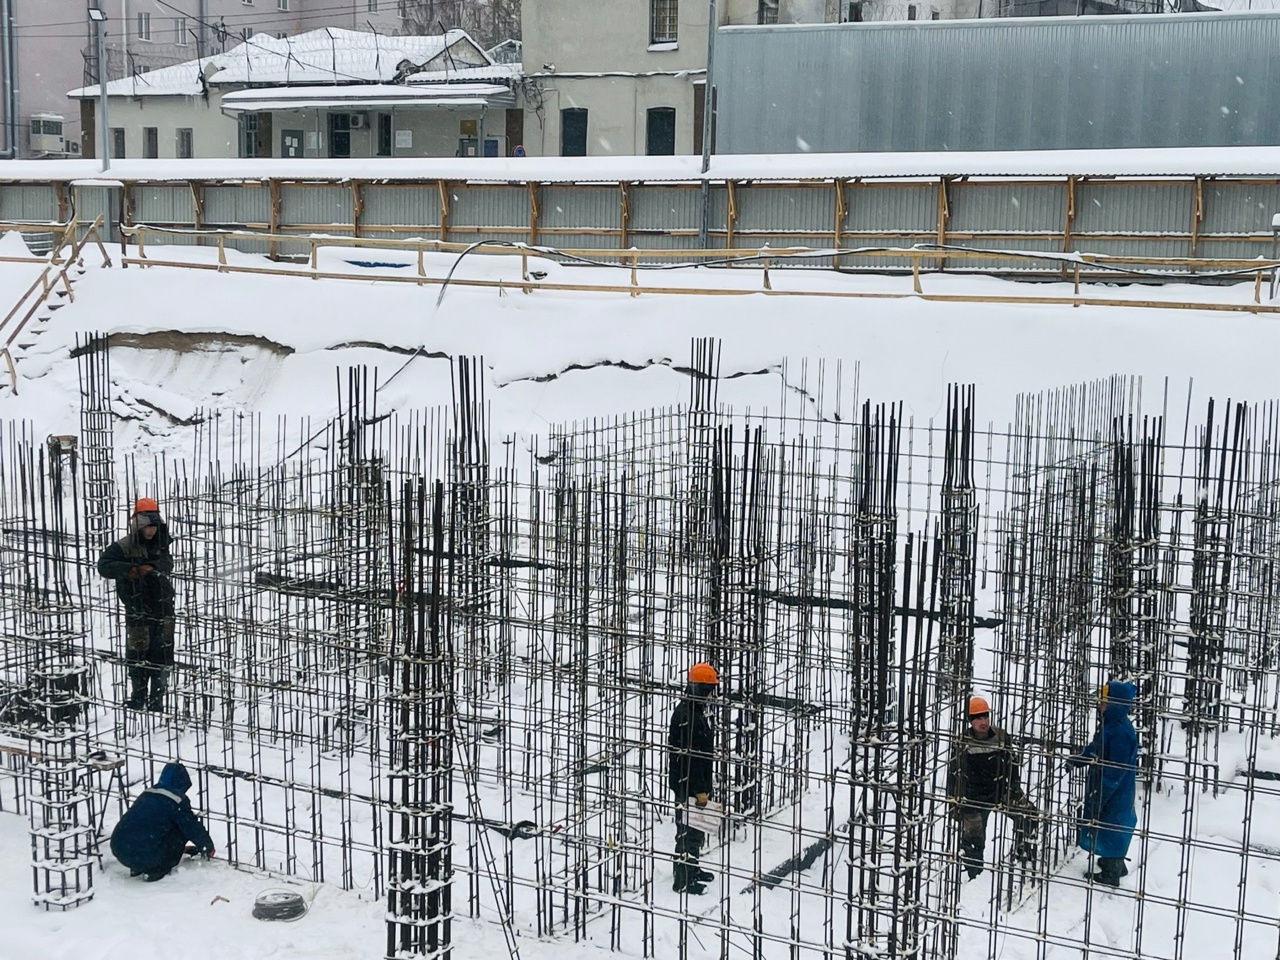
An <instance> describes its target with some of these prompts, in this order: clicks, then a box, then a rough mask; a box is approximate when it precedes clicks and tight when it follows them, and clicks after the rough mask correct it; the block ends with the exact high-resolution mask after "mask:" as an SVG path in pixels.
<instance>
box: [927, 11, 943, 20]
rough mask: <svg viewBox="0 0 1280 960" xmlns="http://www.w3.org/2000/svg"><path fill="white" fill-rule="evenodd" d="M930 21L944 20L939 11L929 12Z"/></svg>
mask: <svg viewBox="0 0 1280 960" xmlns="http://www.w3.org/2000/svg"><path fill="white" fill-rule="evenodd" d="M929 19H930V20H941V19H942V14H940V13H939V12H938V11H937V10H930V11H929Z"/></svg>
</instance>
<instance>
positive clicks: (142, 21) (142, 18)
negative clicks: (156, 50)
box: [138, 13, 151, 40]
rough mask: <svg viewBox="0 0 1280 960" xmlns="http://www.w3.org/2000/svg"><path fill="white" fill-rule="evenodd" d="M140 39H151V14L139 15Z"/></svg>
mask: <svg viewBox="0 0 1280 960" xmlns="http://www.w3.org/2000/svg"><path fill="white" fill-rule="evenodd" d="M138 39H139V40H150V39H151V14H149V13H140V14H138Z"/></svg>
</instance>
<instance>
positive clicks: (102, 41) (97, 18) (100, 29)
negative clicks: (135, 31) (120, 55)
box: [89, 7, 111, 173]
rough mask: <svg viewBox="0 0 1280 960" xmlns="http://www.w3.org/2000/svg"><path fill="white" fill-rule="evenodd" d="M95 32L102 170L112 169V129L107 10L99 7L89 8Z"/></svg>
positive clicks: (99, 150) (104, 171) (99, 141)
mask: <svg viewBox="0 0 1280 960" xmlns="http://www.w3.org/2000/svg"><path fill="white" fill-rule="evenodd" d="M89 19H90V20H91V21H93V32H94V33H95V34H97V39H98V144H99V146H98V152H99V153H100V154H101V155H102V172H103V173H106V172H107V171H108V170H110V169H111V150H110V149H109V148H108V141H109V138H110V136H111V131H110V130H109V129H108V125H107V41H106V32H107V28H106V23H107V12H106V11H105V10H100V9H98V8H97V7H90V8H89Z"/></svg>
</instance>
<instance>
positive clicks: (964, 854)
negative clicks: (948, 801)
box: [960, 801, 1036, 877]
mask: <svg viewBox="0 0 1280 960" xmlns="http://www.w3.org/2000/svg"><path fill="white" fill-rule="evenodd" d="M992 810H999V811H1000V812H1001V813H1003V814H1005V815H1006V816H1007V817H1009V819H1010V820H1012V821H1013V842H1014V856H1015V857H1017V858H1018V859H1022V860H1030V859H1034V858H1035V853H1034V850H1033V847H1034V844H1035V815H1036V809H1035V807H1033V806H1031V805H1030V804H1028V803H1026V801H1015V802H1013V803H1010V804H1008V805H1005V806H988V805H986V804H983V805H981V806H968V805H966V806H962V807H961V808H960V861H961V863H963V864H964V868H965V870H967V871H968V872H969V876H971V877H976V876H977V875H978V874H979V873H981V872H982V865H983V861H984V859H985V857H986V849H987V820H988V819H989V818H990V816H991V811H992Z"/></svg>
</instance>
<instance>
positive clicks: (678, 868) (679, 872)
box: [671, 855, 712, 897]
mask: <svg viewBox="0 0 1280 960" xmlns="http://www.w3.org/2000/svg"><path fill="white" fill-rule="evenodd" d="M710 879H712V875H711V874H709V873H707V872H706V871H705V870H700V869H699V868H698V861H697V860H696V859H694V858H693V857H689V856H687V855H686V856H682V857H680V858H679V859H677V860H676V865H675V880H674V882H673V883H672V884H671V889H672V890H674V891H675V892H676V893H687V894H690V895H691V896H695V897H696V896H698V895H700V894H703V893H706V892H707V888H706V886H705V882H706V881H707V880H710Z"/></svg>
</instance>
